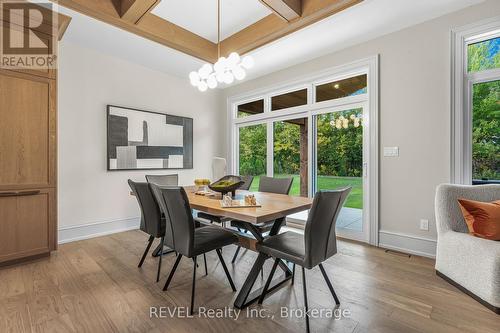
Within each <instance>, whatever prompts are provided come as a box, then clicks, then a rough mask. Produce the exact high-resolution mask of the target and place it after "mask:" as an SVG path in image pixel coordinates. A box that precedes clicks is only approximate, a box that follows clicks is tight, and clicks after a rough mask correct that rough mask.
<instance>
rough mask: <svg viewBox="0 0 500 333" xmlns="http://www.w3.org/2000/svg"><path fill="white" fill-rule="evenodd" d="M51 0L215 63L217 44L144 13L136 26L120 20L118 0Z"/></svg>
mask: <svg viewBox="0 0 500 333" xmlns="http://www.w3.org/2000/svg"><path fill="white" fill-rule="evenodd" d="M51 1H53V2H55V3H58V4H59V5H61V6H64V7H67V8H69V9H72V10H74V11H77V12H79V13H81V14H84V15H87V16H90V17H92V18H95V19H97V20H100V21H102V22H105V23H108V24H111V25H113V26H115V27H118V28H121V29H123V30H126V31H128V32H131V33H133V34H136V35H138V36H141V37H144V38H147V39H149V40H152V41H154V42H157V43H159V44H162V45H164V46H167V47H170V48H172V49H175V50H178V51H180V52H183V53H186V54H189V55H191V56H193V57H196V58H198V59H201V60H203V61H207V62H211V63H214V62H215V61H217V44H215V43H212V42H211V41H209V40H207V39H205V38H203V37H200V36H198V35H196V34H194V33H192V32H191V31H188V30H186V29H184V28H181V27H179V26H178V25H175V24H173V23H171V22H169V21H167V20H164V19H162V18H161V17H158V16H156V15H153V14H151V13H149V12H146V13H145V14H144V15H143V16H142V17H141V18H140V19H139V21H138V22H137V24H134V23H131V22H130V21H127V20H125V19H123V18H122V17H121V3H120V2H119V1H121V0H51ZM96 38H97V37H96Z"/></svg>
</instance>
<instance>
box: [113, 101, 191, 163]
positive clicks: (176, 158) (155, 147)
mask: <svg viewBox="0 0 500 333" xmlns="http://www.w3.org/2000/svg"><path fill="white" fill-rule="evenodd" d="M107 118H108V119H107V121H108V127H107V128H108V149H107V150H108V170H112V171H114V170H151V169H192V168H193V119H192V118H186V117H179V116H172V115H168V114H164V113H157V112H151V111H143V110H137V109H131V108H126V107H121V106H115V105H108V106H107Z"/></svg>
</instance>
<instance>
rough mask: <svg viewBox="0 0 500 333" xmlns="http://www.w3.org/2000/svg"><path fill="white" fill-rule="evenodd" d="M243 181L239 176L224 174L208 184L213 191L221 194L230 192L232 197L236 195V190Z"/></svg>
mask: <svg viewBox="0 0 500 333" xmlns="http://www.w3.org/2000/svg"><path fill="white" fill-rule="evenodd" d="M243 184H245V182H244V181H243V180H241V177H239V176H231V175H229V176H224V177H222V178H221V179H219V180H218V181H216V182H213V183H212V184H210V185H208V187H209V188H210V189H211V190H212V191H215V192H219V193H222V196H224V195H226V194H227V193H229V192H231V194H232V195H233V197H234V196H235V195H236V190H237V189H239V188H240V187H241V186H242V185H243Z"/></svg>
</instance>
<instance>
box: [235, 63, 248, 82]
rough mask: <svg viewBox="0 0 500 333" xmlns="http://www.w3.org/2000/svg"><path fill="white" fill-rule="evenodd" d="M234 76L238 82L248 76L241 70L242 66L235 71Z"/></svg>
mask: <svg viewBox="0 0 500 333" xmlns="http://www.w3.org/2000/svg"><path fill="white" fill-rule="evenodd" d="M233 75H234V78H235V79H236V80H238V81H241V80H243V79H244V78H245V77H246V76H247V74H246V73H245V71H244V70H243V68H241V67H240V66H237V67H236V68H235V69H233Z"/></svg>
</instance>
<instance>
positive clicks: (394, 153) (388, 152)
mask: <svg viewBox="0 0 500 333" xmlns="http://www.w3.org/2000/svg"><path fill="white" fill-rule="evenodd" d="M384 156H385V157H398V156H399V147H384Z"/></svg>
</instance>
